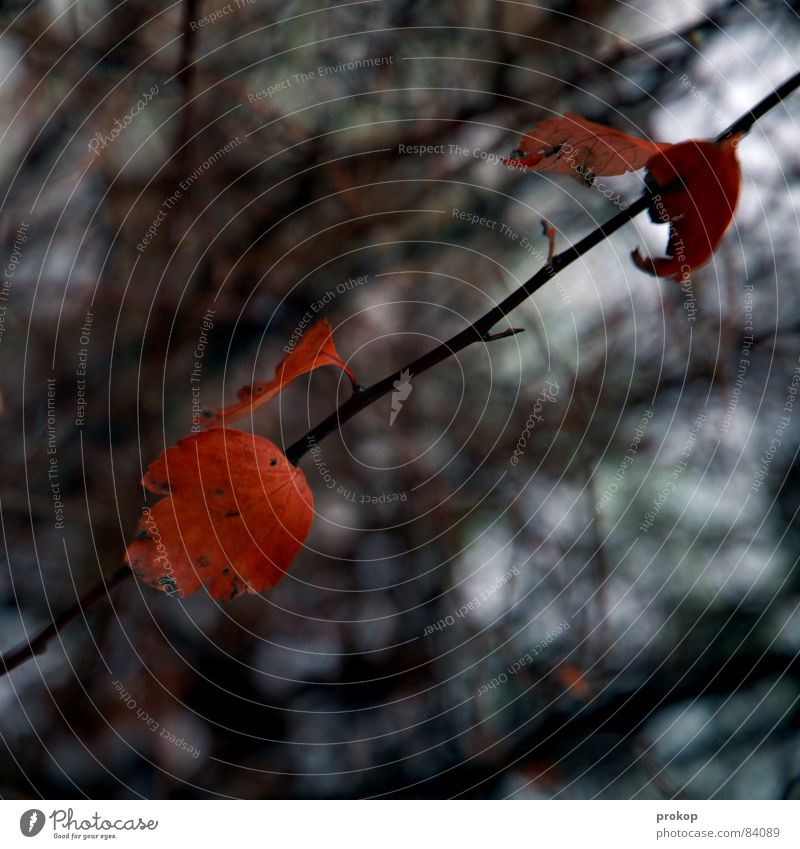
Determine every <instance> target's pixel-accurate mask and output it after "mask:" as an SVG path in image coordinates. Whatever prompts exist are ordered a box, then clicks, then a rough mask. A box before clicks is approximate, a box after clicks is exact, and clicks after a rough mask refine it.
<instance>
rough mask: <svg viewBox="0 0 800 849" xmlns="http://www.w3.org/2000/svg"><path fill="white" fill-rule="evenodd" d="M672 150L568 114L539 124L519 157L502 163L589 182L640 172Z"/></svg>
mask: <svg viewBox="0 0 800 849" xmlns="http://www.w3.org/2000/svg"><path fill="white" fill-rule="evenodd" d="M670 146H671V145H669V144H668V143H665V142H653V141H647V140H645V139H640V138H638V137H637V136H630V135H628V134H627V133H623V132H620V131H619V130H615V129H613V128H611V127H606V126H604V125H603V124H596V123H595V122H594V121H589V120H587V119H586V118H583V117H581V116H580V115H573V114H567V115H564V116H563V117H557V118H548V119H547V120H546V121H542V122H541V123H540V124H537V125H536V126H535V127H534V128H533V129H532V130H531V131H530V132H529V133H527V134H526V135H525V137H524V138H523V139H522V142H521V143H520V146H519V148H518V150H517V156H516V157H512V158H506V159H503V160H502V161H503V163H504V164H506V165H510V166H512V167H513V168H530V169H532V170H534V171H551V172H557V173H559V174H572V175H573V176H578V177H581V178H582V179H584V180H586V179H590V178H591V177H593V176H598V177H600V176H603V177H613V176H615V175H617V174H624V173H625V172H626V171H638V170H639V168H643V167H644V166H645V164H646V163H647V161H648V160H649V159H651V158H652V157H653V156H655V154H657V153H659V152H660V151H664V150H667V149H668V148H669V147H670Z"/></svg>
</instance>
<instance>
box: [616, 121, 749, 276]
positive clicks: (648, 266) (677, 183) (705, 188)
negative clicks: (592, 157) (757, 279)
mask: <svg viewBox="0 0 800 849" xmlns="http://www.w3.org/2000/svg"><path fill="white" fill-rule="evenodd" d="M739 138H740V136H735V137H733V138H730V139H726V140H725V141H722V142H713V141H711V142H709V141H686V142H681V143H680V144H676V145H673V146H672V147H671V148H670V149H669V150H666V151H664V152H662V153H659V154H657V155H656V156H654V157H653V158H652V159H651V160H650V161H649V162H648V163H647V170H648V182H649V183H650V185H651V187H652V188H653V189H655V190H657V191H658V194H656V195H654V197H653V202H652V203H651V205H650V219H651V220H652V221H655V222H667V221H669V222H670V225H669V241H668V242H667V254H668V256H665V257H656V258H654V257H643V256H642V255H641V254H640V253H639V249H638V248H637V249H636V250H635V251H634V252H633V253H632V254H631V256H632V257H633V261H634V263H635V264H636V266H637V267H638V268H640V269H641V270H642V271H646V272H647V273H648V274H652V275H654V276H657V277H671V278H672V279H673V280H677V281H678V282H685V281H686V280H688V279H689V274H690V273H691V272H692V270H693V269H695V268H697V267H698V266H700V265H703V264H704V263H706V262H708V260H709V259H711V257H712V256H713V254H714V251H715V250H716V249H717V246H718V245H719V243H720V242H721V241H722V237H723V236H724V235H725V232H726V230H727V229H728V227H730V224H731V221H733V213H734V211H735V210H736V202H737V200H738V199H739V187H740V184H741V171H740V169H739V160H738V159H737V158H736V145H737V143H738V140H739Z"/></svg>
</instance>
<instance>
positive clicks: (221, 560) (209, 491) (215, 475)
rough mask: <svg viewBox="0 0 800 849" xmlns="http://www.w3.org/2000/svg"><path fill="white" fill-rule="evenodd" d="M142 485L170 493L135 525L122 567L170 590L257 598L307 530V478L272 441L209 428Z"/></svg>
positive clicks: (173, 452)
mask: <svg viewBox="0 0 800 849" xmlns="http://www.w3.org/2000/svg"><path fill="white" fill-rule="evenodd" d="M142 483H143V484H144V486H145V487H146V488H147V489H148V490H150V491H151V492H155V493H158V494H160V495H165V496H166V497H165V498H162V499H161V500H160V501H159V502H157V503H156V504H155V505H154V506H153V507H152V509H146V510H145V512H144V514H143V515H142V517H141V519H140V520H139V526H138V531H137V534H136V537H135V539H134V541H133V542H132V543H131V544H130V546H128V551H127V554H126V561H127V563H128V564H129V565H130V567H131V568H132V569H133V571H134V573H135V574H136V575H137V577H138V578H139V579H140V580H141V581H143V582H144V583H146V584H149V585H151V586H153V587H156V588H158V589H161V590H163V591H164V592H166V593H169V594H173V593H177V594H178V595H180V596H187V595H191V594H192V593H193V592H196V591H197V590H199V589H200V588H201V587H205V588H206V589H207V591H208V593H209V594H210V595H211V597H212V598H215V599H233V598H235V597H236V596H238V595H240V594H241V593H243V592H254V593H259V592H263V591H264V590H266V589H268V588H269V587H271V586H273V585H274V584H276V583H277V582H278V581H279V580H280V579H281V578H282V577H283V576H284V574H285V573H286V570H287V569H288V568H289V566H290V565H291V563H292V561H293V560H294V558H295V556H296V555H297V552H298V551H299V550H300V547H301V545H302V543H303V540H304V539H305V537H306V535H307V534H308V531H309V529H310V528H311V522H312V519H313V516H314V507H313V498H312V495H311V491H310V490H309V488H308V484H307V483H306V479H305V476H304V475H303V473H302V472H301V471H300V470H299V469H297V468H295V467H294V466H292V465H291V463H289V461H288V460H287V459H286V457H285V456H284V455H283V453H281V451H280V450H279V449H278V448H277V446H275V445H274V444H273V443H272V442H270V441H269V440H268V439H264V438H263V437H261V436H254V435H253V434H249V433H244V432H242V431H239V430H229V429H227V428H212V429H211V430H207V431H202V432H200V433H197V434H192V435H191V436H187V437H186V438H184V439H181V440H180V441H179V442H178V444H177V445H175V446H172V447H170V448H168V449H167V450H166V451H165V452H164V453H163V454H162V455H161V456H160V457H159V458H158V460H156V461H155V462H154V463H153V464H152V465H151V466H150V467H149V469H148V470H147V474H146V475H145V476H144V478H143V480H142Z"/></svg>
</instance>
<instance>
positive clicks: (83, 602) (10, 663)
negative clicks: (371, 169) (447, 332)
mask: <svg viewBox="0 0 800 849" xmlns="http://www.w3.org/2000/svg"><path fill="white" fill-rule="evenodd" d="M189 8H190V4H187V10H188V9H189ZM187 14H188V11H187ZM187 46H188V48H189V49H190V48H191V42H189V44H188V45H187ZM798 86H800V72H798V73H797V74H795V75H794V76H793V77H790V78H789V79H788V80H786V82H784V83H783V84H782V85H780V86H779V87H778V88H776V89H775V90H774V91H773V92H772V93H771V94H769V95H767V96H766V97H765V98H764V99H763V100H762V101H760V102H759V103H758V104H757V105H756V106H754V107H753V108H752V109H751V110H750V111H749V112H747V113H745V114H744V115H742V117H741V118H739V119H738V120H737V121H735V122H734V123H733V124H731V126H730V127H728V128H727V129H726V130H725V131H724V132H722V133H720V135H719V136H717V141H722V140H723V139H726V138H728V137H730V136H732V135H737V134H744V133H747V132H748V131H749V130H750V129H752V127H753V125H754V124H755V123H756V121H758V120H759V118H761V117H762V116H763V115H765V114H766V113H767V112H769V110H770V109H772V108H774V107H775V106H777V105H778V104H779V103H780V102H782V101H783V99H784V98H785V97H787V96H788V95H789V94H791V93H792V92H793V91H794V90H795V89H796V88H797V87H798ZM649 203H650V195H649V193H645V194H644V195H643V196H642V197H640V198H639V199H638V200H637V201H636V202H635V203H633V204H631V206H629V207H628V208H627V209H624V210H622V211H621V212H619V213H617V214H616V215H615V216H614V217H613V218H612V219H611V220H610V221H607V222H606V223H605V224H601V225H600V226H599V227H598V228H597V229H596V230H593V231H592V232H591V233H589V235H588V236H584V238H583V239H581V240H580V241H579V242H577V243H576V244H575V245H573V246H572V247H570V248H567V250H565V251H562V252H561V253H560V254H557V255H556V256H554V257H553V258H552V260H551V261H550V262H548V264H547V265H545V266H544V268H541V269H540V270H539V271H537V272H536V274H534V275H533V277H531V278H530V280H528V281H527V282H525V283H523V284H522V285H521V286H520V287H519V288H518V289H516V290H515V291H514V292H512V293H511V294H510V295H509V296H508V297H507V298H505V300H503V301H501V302H500V303H499V304H498V305H497V306H496V307H494V308H493V309H491V310H489V312H487V313H486V314H485V315H484V316H482V317H481V318H479V319H478V320H477V321H475V322H474V323H473V324H471V325H470V326H469V327H467V328H466V329H465V330H462V331H461V332H460V333H457V334H456V335H455V336H453V338H452V339H450V340H449V341H447V342H444V343H442V344H441V345H439V346H438V347H436V348H434V349H433V350H432V351H429V352H428V353H427V354H425V355H423V356H422V357H420V358H419V359H417V360H415V361H414V362H413V363H410V364H409V365H407V366H405V367H404V368H402V369H398V370H397V371H396V372H394V374H391V375H389V376H388V377H385V378H384V379H383V380H380V381H378V382H377V383H374V384H373V385H372V386H368V387H367V388H365V389H362V388H359V390H358V391H357V392H355V393H354V394H353V395H352V396H351V397H350V398H349V399H348V400H347V401H345V402H344V404H342V405H341V406H340V407H339V409H338V410H336V412H334V413H332V414H331V415H330V416H328V418H326V419H325V420H324V421H322V422H320V424H318V425H317V426H316V427H315V428H314V429H313V430H311V431H309V432H308V433H307V434H306V435H305V436H304V437H302V438H301V439H299V440H297V442H295V443H294V444H293V445H291V446H289V448H288V449H287V451H286V456H287V458H288V459H289V460H290V462H292V463H293V464H295V465H297V463H298V462H299V461H300V460H301V458H302V457H303V455H304V454H305V453H306V452H307V451H308V450H309V449H310V448H311V447H312V446H314V445H315V444H316V443H317V442H319V440H321V439H324V438H325V437H326V436H329V435H330V434H331V433H333V432H334V431H336V430H338V429H339V428H340V427H341V426H342V425H343V424H344V423H345V422H347V421H349V420H350V419H351V418H353V416H355V415H356V414H357V413H360V412H361V411H362V410H364V409H366V408H367V407H369V406H370V404H373V403H374V402H375V401H377V400H378V399H379V398H382V397H383V396H384V395H387V394H388V393H389V392H391V391H392V389H393V388H394V382H395V381H396V380H399V379H400V376H401V373H402V372H406V371H407V372H408V375H409V376H411V377H413V376H415V375H418V374H421V373H422V372H424V371H427V370H428V369H430V368H432V367H433V366H435V365H437V364H438V363H440V362H442V361H443V360H446V359H448V357H451V356H453V354H456V353H458V352H459V351H461V350H463V349H464V348H466V347H467V346H468V345H472V344H473V343H475V342H484V343H486V342H491V341H494V340H496V339H501V338H504V337H505V336H510V335H513V334H514V333H515V332H519V331H517V330H514V329H509V330H506V331H501V332H499V333H494V334H492V333H490V331H491V329H492V328H493V327H494V326H495V324H497V323H498V322H499V321H501V320H502V319H503V318H505V317H506V316H507V315H508V314H509V313H510V312H511V311H512V310H514V309H516V308H517V307H518V306H519V305H520V304H521V303H523V302H524V301H525V300H527V299H528V298H529V297H530V296H531V295H532V294H533V293H534V292H536V291H537V290H539V289H540V288H541V287H542V286H544V284H545V283H547V281H548V280H550V279H551V278H553V277H555V275H556V274H558V273H559V272H560V271H563V270H564V269H565V268H566V267H567V266H568V265H571V264H572V263H573V262H575V260H576V259H578V258H579V257H581V256H583V255H584V254H585V253H587V252H588V251H590V250H591V249H592V248H593V247H595V246H596V245H599V244H600V243H601V242H602V241H604V240H605V239H607V238H608V237H609V236H610V235H611V234H612V233H615V232H616V231H617V230H619V229H620V227H622V226H623V225H625V224H627V223H628V221H630V220H631V219H632V218H634V217H635V216H636V215H638V214H639V213H640V212H643V211H644V210H645V209H647V207H648V206H649ZM131 574H132V572H131V570H130V569H129V568H128V567H127V566H123V567H122V568H120V569H118V570H117V571H116V572H113V573H112V574H111V575H110V576H109V577H108V578H103V580H102V581H101V582H100V583H99V584H97V585H96V586H95V587H93V588H92V589H91V590H89V591H88V592H87V593H86V594H85V595H83V596H82V597H81V598H80V599H78V601H77V602H76V603H75V604H74V605H73V606H72V607H70V608H69V609H68V610H66V611H64V613H61V614H59V615H58V616H56V617H55V618H54V619H53V621H52V622H51V623H50V624H49V625H47V626H45V627H44V628H42V629H41V630H40V631H39V632H38V633H37V634H36V635H35V636H34V637H33V638H32V639H30V640H27V641H25V642H23V643H21V644H20V645H18V646H17V647H16V648H13V649H11V650H10V651H9V652H7V653H6V654H4V655H2V656H0V677H2V676H3V675H6V674H7V673H8V672H10V671H11V670H12V669H14V668H15V667H16V666H19V665H20V664H21V663H23V662H24V661H26V660H29V659H30V658H32V657H34V656H35V655H37V654H40V653H42V652H43V651H44V650H45V648H46V647H47V644H48V642H49V641H50V640H51V639H52V638H53V637H54V636H55V635H56V634H58V633H59V632H60V631H61V630H62V628H64V627H66V626H67V625H68V624H69V623H70V622H72V621H74V620H75V619H76V618H77V617H78V616H80V615H81V614H82V613H83V612H84V610H85V609H86V608H87V607H90V606H91V605H92V604H94V603H95V602H96V601H98V600H99V599H101V598H104V597H105V596H106V595H107V594H108V592H109V591H110V590H111V589H112V588H113V587H115V586H116V585H117V584H119V583H121V582H122V581H123V580H125V579H126V578H127V577H128V576H129V575H131Z"/></svg>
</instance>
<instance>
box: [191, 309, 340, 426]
mask: <svg viewBox="0 0 800 849" xmlns="http://www.w3.org/2000/svg"><path fill="white" fill-rule="evenodd" d="M322 366H336V367H337V368H340V369H343V370H344V371H345V373H346V374H347V376H348V377H349V378H350V382H351V383H352V384H353V386H355V385H356V378H355V375H354V374H353V372H352V371H350V369H349V368H348V367H347V366H346V365H345V363H344V361H343V360H342V358H341V357H340V356H339V354H338V352H337V351H336V346H335V345H334V344H333V330H332V329H331V326H330V324H329V323H328V320H327V319H326V318H323V319H321V320H320V321H318V322H316V324H314V325H312V326H311V327H310V328H309V329H308V330H307V331H306V333H305V335H304V336H303V338H302V339H301V340H300V342H299V343H298V344H297V347H295V348H294V349H293V350H292V351H290V352H289V353H288V354H287V355H286V356H285V357H284V358H283V359H282V360H281V361H280V363H278V367H277V368H276V369H275V377H274V378H272V380H265V381H263V382H261V383H255V384H253V385H251V386H243V387H242V388H241V389H240V390H239V391H238V392H237V396H238V398H239V402H238V403H237V404H232V405H231V406H230V407H224V408H223V409H221V410H216V411H215V412H211V411H208V410H206V411H204V413H203V418H204V421H203V422H202V423H203V424H204V425H206V427H211V426H214V425H221V424H231V423H232V422H236V421H239V420H240V419H244V418H246V417H247V416H249V415H250V414H251V413H253V411H254V410H257V409H258V408H259V407H261V406H263V405H264V404H266V403H267V401H269V400H271V399H272V398H274V397H275V396H276V395H279V394H280V393H281V391H282V390H283V388H284V387H285V386H286V385H287V384H289V383H291V382H292V381H293V380H295V379H296V378H298V377H300V375H302V374H305V373H306V372H309V371H313V370H314V369H318V368H322Z"/></svg>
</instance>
